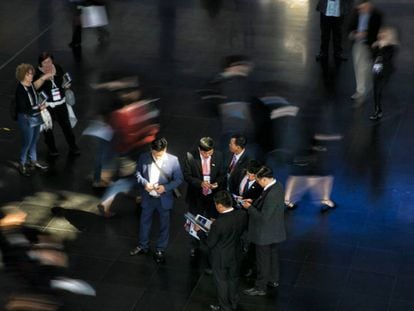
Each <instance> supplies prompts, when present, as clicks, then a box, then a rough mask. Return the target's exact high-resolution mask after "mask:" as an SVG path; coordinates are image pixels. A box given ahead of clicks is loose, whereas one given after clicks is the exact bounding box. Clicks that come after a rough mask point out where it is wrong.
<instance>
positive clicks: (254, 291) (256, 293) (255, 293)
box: [243, 287, 266, 296]
mask: <svg viewBox="0 0 414 311" xmlns="http://www.w3.org/2000/svg"><path fill="white" fill-rule="evenodd" d="M243 294H245V295H248V296H266V292H265V291H264V290H261V289H258V288H256V287H252V288H249V289H245V290H244V291H243Z"/></svg>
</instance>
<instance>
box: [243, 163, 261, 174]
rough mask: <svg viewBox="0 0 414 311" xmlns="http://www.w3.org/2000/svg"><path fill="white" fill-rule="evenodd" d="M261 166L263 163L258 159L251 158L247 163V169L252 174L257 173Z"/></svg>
mask: <svg viewBox="0 0 414 311" xmlns="http://www.w3.org/2000/svg"><path fill="white" fill-rule="evenodd" d="M261 167H262V165H261V164H260V163H259V162H258V161H256V160H250V161H249V163H247V166H246V171H247V172H249V173H251V174H257V172H258V171H259V170H260V168H261Z"/></svg>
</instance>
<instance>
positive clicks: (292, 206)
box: [285, 202, 298, 211]
mask: <svg viewBox="0 0 414 311" xmlns="http://www.w3.org/2000/svg"><path fill="white" fill-rule="evenodd" d="M285 206H286V209H287V210H288V211H293V210H294V209H296V208H297V207H298V206H297V204H295V203H292V202H289V203H286V204H285Z"/></svg>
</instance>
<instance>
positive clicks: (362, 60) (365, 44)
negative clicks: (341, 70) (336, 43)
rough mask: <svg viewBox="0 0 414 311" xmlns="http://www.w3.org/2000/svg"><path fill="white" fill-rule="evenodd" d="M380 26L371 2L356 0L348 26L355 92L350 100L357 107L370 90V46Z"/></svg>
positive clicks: (379, 20) (376, 11)
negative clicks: (353, 101)
mask: <svg viewBox="0 0 414 311" xmlns="http://www.w3.org/2000/svg"><path fill="white" fill-rule="evenodd" d="M381 25H382V13H381V11H379V10H378V9H377V8H376V7H375V6H374V4H373V3H372V1H370V0H358V2H357V5H356V7H355V10H354V12H353V14H352V15H351V20H350V24H349V29H348V31H349V39H350V40H351V41H352V42H353V45H352V60H353V63H354V72H355V80H356V90H355V93H354V94H353V95H352V96H351V99H353V100H355V101H356V106H359V105H360V104H362V103H363V101H364V100H365V98H366V96H367V94H368V93H369V92H370V91H371V88H372V52H371V46H372V44H373V43H374V42H375V41H376V40H377V35H378V31H379V29H380V28H381Z"/></svg>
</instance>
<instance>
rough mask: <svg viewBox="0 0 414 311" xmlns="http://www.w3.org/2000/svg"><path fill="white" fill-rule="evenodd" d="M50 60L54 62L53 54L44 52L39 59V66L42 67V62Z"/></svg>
mask: <svg viewBox="0 0 414 311" xmlns="http://www.w3.org/2000/svg"><path fill="white" fill-rule="evenodd" d="M48 58H50V59H51V60H52V61H54V58H53V55H52V54H51V53H48V52H42V53H41V54H40V55H39V58H38V59H37V63H38V64H39V66H40V65H42V62H43V61H44V60H45V59H48Z"/></svg>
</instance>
